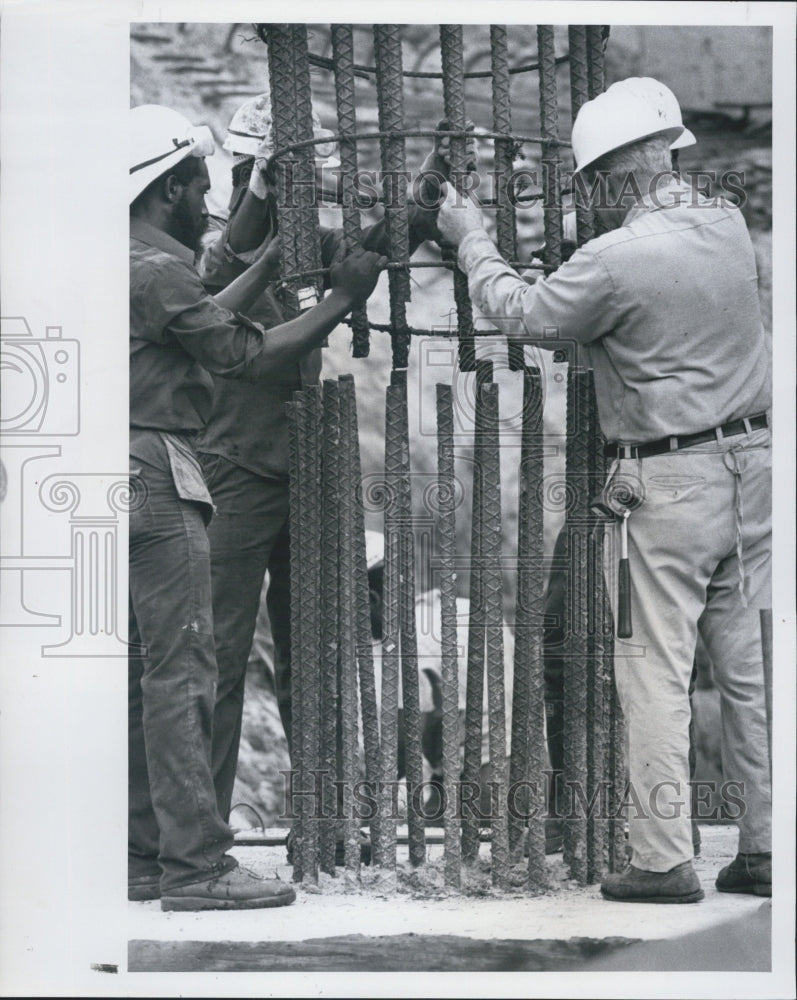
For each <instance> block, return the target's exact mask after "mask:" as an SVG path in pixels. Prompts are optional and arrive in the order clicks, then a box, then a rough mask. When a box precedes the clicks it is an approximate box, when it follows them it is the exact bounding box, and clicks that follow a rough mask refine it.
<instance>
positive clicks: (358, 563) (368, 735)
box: [339, 375, 381, 865]
mask: <svg viewBox="0 0 797 1000" xmlns="http://www.w3.org/2000/svg"><path fill="white" fill-rule="evenodd" d="M339 384H340V394H341V406H342V407H345V408H346V409H347V412H348V427H349V433H350V434H351V437H352V441H353V442H354V444H353V445H352V468H351V473H352V489H353V490H354V565H355V574H356V578H355V584H354V587H355V604H356V615H357V665H358V670H359V680H360V704H361V711H362V720H363V749H364V753H365V778H366V781H367V782H368V784H369V786H370V789H369V790H370V791H371V794H372V795H373V796H374V798H375V797H376V793H377V789H378V785H379V778H380V775H381V768H380V762H379V715H378V711H377V703H376V682H375V678H374V657H373V647H372V645H371V643H372V635H371V607H370V591H369V588H368V564H367V561H366V552H365V516H364V509H363V498H362V472H361V468H360V448H359V440H360V435H359V428H358V423H357V398H356V393H355V387H354V377H353V376H352V375H341V377H340V379H339ZM371 849H372V854H373V864H374V865H380V864H381V855H380V853H379V851H380V850H381V837H380V835H379V812H378V810H377V811H376V812H375V813H374V815H373V816H372V817H371Z"/></svg>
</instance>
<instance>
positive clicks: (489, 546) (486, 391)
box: [479, 383, 509, 888]
mask: <svg viewBox="0 0 797 1000" xmlns="http://www.w3.org/2000/svg"><path fill="white" fill-rule="evenodd" d="M479 392H480V393H481V394H482V396H484V413H485V428H484V432H485V439H484V472H483V490H484V493H483V508H482V509H483V514H484V522H483V532H482V548H483V553H484V571H483V572H484V620H485V645H486V660H487V697H488V719H489V737H490V777H491V789H490V791H491V803H490V813H491V816H492V841H491V851H490V854H491V859H492V880H493V884H494V885H496V886H498V887H499V888H506V887H507V886H508V884H509V825H508V819H509V818H508V814H507V784H508V783H507V753H506V692H505V685H504V612H503V575H502V566H501V451H500V438H499V418H498V386H497V385H493V384H489V383H488V384H485V385H483V386H481V388H480V389H479Z"/></svg>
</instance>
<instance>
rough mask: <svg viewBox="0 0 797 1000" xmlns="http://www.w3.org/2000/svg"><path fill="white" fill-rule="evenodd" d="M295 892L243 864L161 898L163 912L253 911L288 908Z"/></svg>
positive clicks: (278, 881)
mask: <svg viewBox="0 0 797 1000" xmlns="http://www.w3.org/2000/svg"><path fill="white" fill-rule="evenodd" d="M294 899H296V893H295V892H294V891H293V889H292V888H291V887H290V886H289V885H287V884H286V883H285V882H280V880H279V879H276V878H262V877H261V876H260V875H255V873H254V872H252V871H249V869H248V868H244V867H243V866H242V865H236V867H235V868H231V869H230V870H229V871H226V872H222V874H221V875H214V876H213V877H212V878H209V879H205V880H204V881H202V882H192V883H191V885H180V886H177V887H176V888H173V889H169V890H167V892H165V893H163V895H162V896H161V909H162V910H254V909H260V908H262V907H266V906H287V905H288V903H292V902H293V901H294Z"/></svg>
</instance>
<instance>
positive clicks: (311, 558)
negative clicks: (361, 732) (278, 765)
mask: <svg viewBox="0 0 797 1000" xmlns="http://www.w3.org/2000/svg"><path fill="white" fill-rule="evenodd" d="M303 395H304V396H305V409H304V420H305V423H304V439H305V442H306V445H305V451H304V454H303V455H302V457H301V459H302V465H303V471H304V476H303V479H304V486H303V489H304V493H305V497H304V503H303V505H302V512H303V514H304V515H305V516H304V517H303V518H302V520H303V521H304V523H305V525H306V538H305V545H304V551H303V552H302V553H301V554H300V558H301V559H302V561H303V563H304V565H305V570H304V576H305V581H304V583H305V585H304V587H303V588H302V594H303V598H302V600H303V602H305V603H306V606H307V629H306V631H305V632H304V633H303V635H302V644H301V647H300V657H301V668H300V669H301V670H302V672H303V673H304V680H303V682H302V697H303V702H302V768H303V770H304V774H305V776H304V781H305V783H306V784H309V783H308V778H310V777H312V778H314V776H315V775H316V774H318V771H319V769H320V760H319V725H320V699H319V693H320V686H321V672H320V670H321V645H320V639H321V589H320V577H321V449H322V441H321V433H320V432H321V413H322V410H321V405H322V404H321V388H320V386H313V387H311V388H308V389H305V390H304V391H303ZM294 662H295V661H294ZM303 804H304V805H303V808H304V816H303V819H302V833H303V835H304V863H303V879H302V880H303V882H308V881H309V882H311V883H316V882H318V835H319V820H318V815H317V811H316V800H315V798H314V796H312V795H306V796H304V799H303Z"/></svg>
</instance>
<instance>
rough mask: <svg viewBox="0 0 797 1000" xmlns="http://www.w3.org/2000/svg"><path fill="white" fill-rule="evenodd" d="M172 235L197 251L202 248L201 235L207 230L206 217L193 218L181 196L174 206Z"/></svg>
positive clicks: (190, 248)
mask: <svg viewBox="0 0 797 1000" xmlns="http://www.w3.org/2000/svg"><path fill="white" fill-rule="evenodd" d="M172 218H173V221H174V237H175V239H177V240H179V241H180V242H181V243H182V244H183V245H184V246H187V247H188V249H189V250H193V251H194V253H199V252H200V251H201V249H202V237H203V235H204V234H205V232H206V231H207V228H208V222H209V220H208V219H207V217H205V218H201V219H199V220H195V219H194V218H192V216H191V210H190V209H189V207H188V204H187V202H186V200H185V196H183V197H182V198H181V199H180V200H179V201H178V202H177V204H176V205H175V206H174V215H173V217H172Z"/></svg>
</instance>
